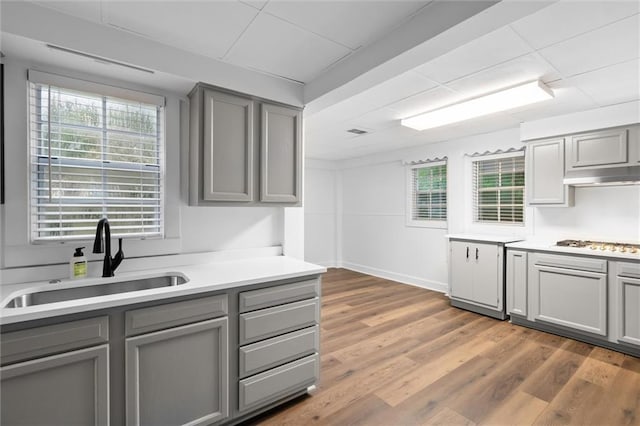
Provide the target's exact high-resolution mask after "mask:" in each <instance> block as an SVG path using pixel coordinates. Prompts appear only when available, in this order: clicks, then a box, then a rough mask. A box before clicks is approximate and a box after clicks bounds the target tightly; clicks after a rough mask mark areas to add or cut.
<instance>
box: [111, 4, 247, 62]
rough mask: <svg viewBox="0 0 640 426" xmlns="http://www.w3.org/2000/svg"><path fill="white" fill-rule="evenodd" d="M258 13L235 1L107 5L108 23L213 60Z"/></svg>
mask: <svg viewBox="0 0 640 426" xmlns="http://www.w3.org/2000/svg"><path fill="white" fill-rule="evenodd" d="M150 6H152V7H150ZM257 14H258V10H256V9H255V8H253V7H251V6H248V5H246V4H243V3H240V2H235V1H234V2H231V1H222V2H205V1H191V0H189V1H159V2H149V1H127V2H122V1H110V2H108V3H105V15H106V16H105V19H106V22H107V23H109V24H112V25H115V26H118V27H122V28H125V29H128V30H131V31H134V32H136V33H139V34H142V35H145V36H147V37H149V38H151V39H154V40H156V41H159V42H161V43H164V44H167V45H170V46H173V47H177V48H180V49H184V50H187V51H191V52H195V53H198V54H201V55H204V56H209V57H212V58H220V57H222V56H223V55H224V54H225V53H226V52H227V50H228V49H229V48H230V47H231V46H232V45H233V43H234V42H235V41H236V40H237V38H238V37H239V36H240V34H242V32H243V31H244V29H245V28H246V27H247V25H249V23H251V21H252V20H253V19H254V18H255V16H256V15H257Z"/></svg>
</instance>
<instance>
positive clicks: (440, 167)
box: [407, 161, 447, 228]
mask: <svg viewBox="0 0 640 426" xmlns="http://www.w3.org/2000/svg"><path fill="white" fill-rule="evenodd" d="M407 180H408V182H409V197H408V198H409V200H408V209H407V212H408V217H407V224H408V225H410V226H425V227H441V228H444V227H446V226H447V163H446V161H438V162H433V163H427V164H420V165H416V166H411V167H409V169H408V179H407Z"/></svg>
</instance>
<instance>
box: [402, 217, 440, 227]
mask: <svg viewBox="0 0 640 426" xmlns="http://www.w3.org/2000/svg"><path fill="white" fill-rule="evenodd" d="M405 225H406V226H407V227H408V228H432V229H447V221H440V220H411V219H409V220H407V222H406V224H405Z"/></svg>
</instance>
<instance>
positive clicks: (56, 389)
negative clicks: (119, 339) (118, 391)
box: [0, 345, 109, 426]
mask: <svg viewBox="0 0 640 426" xmlns="http://www.w3.org/2000/svg"><path fill="white" fill-rule="evenodd" d="M0 375H1V376H2V382H1V385H0V395H1V402H0V405H1V406H2V410H1V414H0V423H1V424H3V425H100V426H107V425H109V346H108V345H101V346H96V347H93V348H89V349H80V350H77V351H70V352H64V353H61V354H57V355H52V356H48V357H44V358H38V359H34V360H31V361H25V362H22V363H18V364H12V365H8V366H4V367H2V368H1V369H0Z"/></svg>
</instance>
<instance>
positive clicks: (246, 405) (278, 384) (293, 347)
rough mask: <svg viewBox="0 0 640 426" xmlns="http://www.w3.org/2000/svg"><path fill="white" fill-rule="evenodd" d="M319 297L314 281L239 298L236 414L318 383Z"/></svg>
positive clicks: (245, 293)
mask: <svg viewBox="0 0 640 426" xmlns="http://www.w3.org/2000/svg"><path fill="white" fill-rule="evenodd" d="M319 297H320V279H319V278H315V279H312V280H304V281H299V282H295V283H291V284H283V285H279V286H272V287H267V288H263V289H258V290H251V291H245V292H241V293H240V294H239V295H238V298H239V305H240V307H239V310H240V312H241V313H240V314H239V315H238V337H239V342H238V343H239V347H238V353H239V357H238V379H239V380H238V410H239V411H240V413H245V412H250V411H251V410H254V409H257V408H260V407H262V406H266V405H269V404H271V403H273V402H275V401H277V400H279V399H282V398H286V397H290V396H291V395H296V394H300V393H301V392H304V391H306V389H307V387H309V386H311V385H314V384H315V383H316V382H317V381H318V378H319V374H320V373H319V371H320V365H319V355H318V354H319V352H320V325H319V324H320V299H319ZM298 299H302V300H298ZM292 300H293V301H292Z"/></svg>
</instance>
